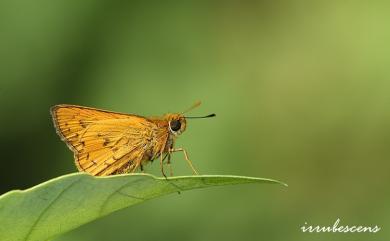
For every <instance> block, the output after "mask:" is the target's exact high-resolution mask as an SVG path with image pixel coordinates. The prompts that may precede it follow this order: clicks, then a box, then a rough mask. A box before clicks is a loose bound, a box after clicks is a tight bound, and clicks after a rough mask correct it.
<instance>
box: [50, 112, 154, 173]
mask: <svg viewBox="0 0 390 241" xmlns="http://www.w3.org/2000/svg"><path fill="white" fill-rule="evenodd" d="M51 113H52V116H53V121H54V125H55V127H56V129H57V133H58V134H59V135H60V136H61V138H62V140H63V141H65V142H66V143H67V145H68V147H69V148H70V149H71V150H72V151H73V152H74V155H75V160H76V165H77V168H78V169H79V170H80V171H84V172H88V173H90V174H92V175H99V176H105V175H110V174H113V173H120V172H121V171H122V170H126V171H133V170H135V169H136V168H137V167H138V166H140V165H141V161H142V159H143V157H144V154H145V150H148V149H150V146H149V145H151V143H150V137H151V136H153V135H154V133H157V132H158V127H157V126H156V124H155V123H154V122H153V121H150V120H149V119H147V118H144V117H141V116H136V115H130V114H122V113H116V112H110V111H104V110H98V109H93V108H88V107H82V106H74V105H57V106H54V107H53V108H52V110H51Z"/></svg>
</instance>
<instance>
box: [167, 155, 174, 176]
mask: <svg viewBox="0 0 390 241" xmlns="http://www.w3.org/2000/svg"><path fill="white" fill-rule="evenodd" d="M167 155H168V161H167V164H168V166H169V172H170V174H171V177H172V176H173V169H172V165H171V154H170V153H168V154H167Z"/></svg>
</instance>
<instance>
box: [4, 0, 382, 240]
mask: <svg viewBox="0 0 390 241" xmlns="http://www.w3.org/2000/svg"><path fill="white" fill-rule="evenodd" d="M162 2H163V1H161V2H157V1H155V2H153V1H151V2H146V1H144V2H141V1H139V2H136V1H127V2H126V1H108V0H106V1H103V0H101V1H97V0H93V1H92V0H85V1H76V0H70V1H61V0H60V1H45V0H38V1H27V0H22V1H13V0H3V1H1V2H0V102H1V105H0V136H1V139H0V150H1V154H2V157H1V170H2V172H1V176H0V181H1V193H4V192H6V191H9V190H11V189H25V188H28V187H31V186H32V185H35V184H38V183H40V182H42V181H45V180H48V179H50V178H53V177H56V176H59V175H63V174H66V173H71V172H75V171H76V169H75V166H74V161H73V155H72V153H71V152H70V151H69V150H68V149H67V147H66V145H65V144H64V143H62V142H61V141H60V139H59V137H58V136H57V135H56V133H55V131H54V129H53V126H52V122H51V119H50V115H49V108H50V106H52V105H55V104H60V103H68V104H78V105H85V106H92V107H96V108H103V109H108V110H113V111H120V112H127V113H136V114H140V115H146V116H150V115H160V114H164V113H166V112H180V111H183V110H184V109H186V108H187V107H189V106H190V105H191V104H193V103H194V101H196V100H202V101H203V105H202V106H201V107H200V108H198V109H196V110H194V111H193V112H192V113H191V114H192V115H198V114H199V115H200V114H209V113H212V112H215V113H217V118H215V119H207V120H191V121H190V122H189V126H188V128H187V131H186V132H185V133H184V134H183V135H182V136H181V137H180V139H179V141H178V143H177V144H178V146H183V147H185V148H187V149H188V151H189V154H190V157H191V159H192V160H193V162H194V165H195V166H196V167H197V169H198V170H199V171H200V172H201V173H202V174H237V175H249V176H259V177H270V178H276V179H279V180H282V181H285V182H287V183H288V184H289V185H290V186H289V187H288V188H284V187H281V186H276V185H271V186H267V185H244V186H233V187H221V188H214V189H208V190H195V191H191V192H185V193H182V194H181V195H171V196H167V197H163V198H159V199H156V200H152V201H148V202H146V203H144V204H141V205H137V206H134V207H131V208H128V209H126V210H123V211H120V212H117V213H115V214H112V215H110V216H108V217H105V218H103V219H100V220H97V221H95V222H93V223H90V224H87V225H85V226H83V227H81V228H79V229H77V230H74V231H72V232H70V233H67V234H66V235H64V236H62V237H59V238H57V239H56V240H60V241H66V240H72V241H78V240H91V241H92V240H232V241H233V240H343V241H345V240H385V239H389V238H390V232H389V230H388V227H389V224H390V215H389V211H390V206H389V203H390V191H389V186H388V184H389V181H390V174H389V169H390V164H389V159H390V148H389V144H390V124H389V123H390V111H389V107H390V15H389V11H390V8H389V7H390V4H388V3H387V2H386V1H366V2H365V1H164V3H162ZM173 168H174V172H175V174H176V175H186V174H191V170H190V169H189V167H188V166H187V164H186V163H185V161H184V159H183V157H182V155H181V154H178V155H175V156H174V159H173ZM146 170H147V171H148V172H151V173H154V174H158V175H159V167H158V165H157V164H156V163H154V164H153V165H149V166H147V169H146ZM85 198H88V197H85ZM337 218H340V219H341V224H342V225H365V226H375V225H379V226H380V227H382V230H381V231H380V232H379V233H376V234H367V233H366V234H362V233H360V234H356V233H355V234H351V233H349V234H340V233H336V234H324V233H322V234H308V233H302V232H301V231H300V227H301V226H302V225H303V224H304V222H308V223H309V224H312V225H325V226H331V225H333V223H334V222H335V220H336V219H337Z"/></svg>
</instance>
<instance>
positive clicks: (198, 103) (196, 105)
mask: <svg viewBox="0 0 390 241" xmlns="http://www.w3.org/2000/svg"><path fill="white" fill-rule="evenodd" d="M201 103H202V102H200V100H198V101H197V102H195V103H194V104H193V105H192V106H191V107H190V108H188V109H187V110H185V111H183V112H182V114H184V113H187V112H189V111H191V110H193V109H195V108H196V107H198V106H200V104H201Z"/></svg>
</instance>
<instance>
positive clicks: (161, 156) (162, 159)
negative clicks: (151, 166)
mask: <svg viewBox="0 0 390 241" xmlns="http://www.w3.org/2000/svg"><path fill="white" fill-rule="evenodd" d="M164 159H165V158H163V155H162V153H161V155H160V167H161V173H162V174H163V176H164V177H165V179H168V178H167V176H166V175H165V172H164V164H163V161H164Z"/></svg>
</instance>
